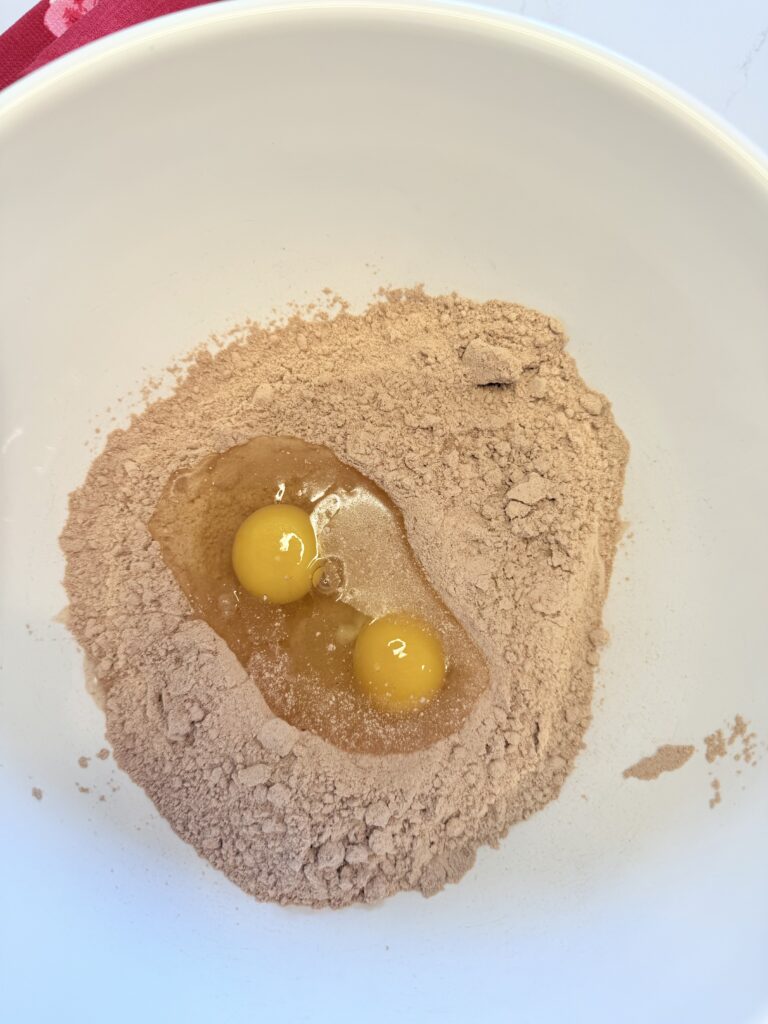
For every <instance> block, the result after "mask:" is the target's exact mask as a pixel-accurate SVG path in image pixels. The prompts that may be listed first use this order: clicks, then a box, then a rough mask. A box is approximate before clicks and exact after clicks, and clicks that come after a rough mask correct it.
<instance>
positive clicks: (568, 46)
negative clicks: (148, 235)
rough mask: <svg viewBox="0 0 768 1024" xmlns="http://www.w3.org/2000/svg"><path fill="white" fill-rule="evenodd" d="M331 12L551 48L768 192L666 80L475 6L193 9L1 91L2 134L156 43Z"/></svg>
mask: <svg viewBox="0 0 768 1024" xmlns="http://www.w3.org/2000/svg"><path fill="white" fill-rule="evenodd" d="M317 14H326V15H328V16H329V17H331V16H335V17H343V16H345V15H347V16H349V17H357V18H359V17H361V16H362V17H366V16H370V17H371V18H375V17H385V18H389V19H392V20H401V21H403V22H406V21H408V20H409V19H414V20H418V19H421V20H424V19H432V20H434V21H435V24H438V23H440V22H446V21H448V22H450V21H452V22H454V23H458V24H461V23H465V24H467V23H474V24H479V25H481V26H482V27H484V28H486V29H489V30H492V31H495V32H497V33H498V35H499V37H504V36H507V37H508V38H510V39H513V40H514V39H515V38H518V39H520V38H522V39H526V40H527V41H528V42H532V43H534V44H537V45H539V46H541V47H542V48H549V49H550V51H551V52H557V53H559V54H560V55H561V56H563V57H566V58H570V60H571V61H572V62H573V63H575V64H581V65H582V66H590V65H591V66H592V67H598V68H600V69H602V70H603V71H604V72H607V75H608V77H609V79H610V80H611V85H612V87H613V88H617V87H618V88H622V87H623V88H628V89H631V90H633V91H634V92H635V93H640V94H642V95H643V96H644V98H645V100H646V101H647V102H649V103H651V104H652V105H655V106H657V107H659V108H662V109H664V110H665V111H666V113H668V114H671V115H672V116H674V117H675V118H676V119H677V120H679V121H681V122H685V123H687V124H688V126H689V127H690V126H693V127H694V128H695V129H696V130H697V131H698V133H699V134H700V135H703V136H704V137H705V138H707V139H708V141H709V142H710V144H714V145H715V146H716V148H718V149H719V150H720V151H721V152H724V153H726V154H727V155H728V156H729V157H730V158H731V159H732V160H734V161H735V162H737V163H739V164H741V166H742V169H743V170H744V171H747V172H748V173H749V175H750V177H752V178H753V179H756V181H757V183H759V184H761V185H762V186H763V187H764V188H765V189H766V192H768V152H766V151H764V150H763V149H762V148H761V147H760V146H759V145H758V144H757V143H756V142H754V141H753V140H752V139H750V138H749V137H748V136H746V135H745V134H743V133H742V132H741V131H740V130H739V129H738V128H737V127H736V126H734V125H733V124H731V123H730V122H729V121H727V120H726V119H725V118H724V117H722V116H721V115H720V114H718V113H717V112H716V111H714V110H712V109H711V108H710V107H708V106H707V105H706V104H704V103H702V102H701V101H699V100H698V99H696V98H695V97H693V96H692V95H691V94H690V93H688V92H687V91H686V90H685V89H683V88H682V87H680V86H678V85H675V84H674V83H672V82H670V81H669V80H668V79H666V78H665V77H664V76H663V75H660V74H657V73H656V72H654V71H651V70H649V69H648V68H646V67H644V66H643V65H641V64H639V63H637V62H635V61H633V60H631V59H629V58H627V57H624V56H622V55H621V54H619V53H617V52H615V51H614V50H611V49H610V48H608V47H606V46H602V45H601V44H598V43H594V42H592V41H591V40H588V39H586V38H584V37H582V36H580V35H578V34H577V33H574V32H571V31H568V30H566V29H562V28H556V27H554V26H552V25H549V24H546V23H544V22H541V21H538V20H537V19H534V18H529V17H527V16H523V15H520V14H514V13H511V12H507V11H502V10H499V9H497V8H490V7H487V6H485V5H484V4H482V3H473V2H471V0H414V2H403V0H398V2H394V3H393V2H390V0H277V2H275V0H219V2H213V3H206V4H201V5H199V6H196V7H189V8H186V9H184V10H181V11H175V12H173V13H171V14H165V15H162V16H160V17H158V18H151V19H149V20H148V21H143V22H139V23H138V24H136V25H131V26H129V27H128V28H124V29H120V30H118V31H117V32H113V33H110V34H109V35H106V36H102V37H101V38H100V39H96V40H94V41H93V42H90V43H86V44H85V45H83V46H81V47H78V48H77V49H75V50H72V51H70V52H69V53H66V54H63V55H62V56H61V57H58V58H56V59H54V60H53V61H50V62H49V63H48V64H45V65H43V66H42V67H40V68H38V69H36V70H35V71H32V72H30V73H29V74H28V75H25V76H24V77H22V78H21V79H19V80H17V81H16V82H14V83H12V84H11V85H10V86H8V87H7V88H6V89H4V90H3V91H2V92H0V136H1V135H2V133H3V131H4V130H6V129H8V128H9V127H10V126H12V125H13V122H14V121H15V119H16V118H19V117H20V118H23V117H24V113H25V110H26V109H28V108H29V104H30V101H31V100H33V99H36V98H38V97H39V98H41V99H43V100H46V99H48V98H49V97H51V96H54V95H55V88H56V85H57V84H58V83H59V82H62V81H64V80H66V79H68V78H72V77H75V76H78V75H80V76H85V75H87V74H91V75H93V76H98V74H99V71H100V69H101V68H102V66H103V65H104V64H107V65H110V64H114V63H115V62H117V61H119V60H121V59H122V60H124V61H126V62H130V61H131V60H132V59H134V58H135V57H137V56H140V55H141V54H142V53H145V52H147V51H148V50H150V49H152V48H153V44H154V43H156V42H158V41H160V40H163V41H166V40H168V39H169V38H170V37H173V36H176V37H177V40H174V41H179V42H180V41H181V40H182V38H183V37H184V36H185V35H186V34H188V33H197V34H199V33H201V32H202V33H204V32H205V30H206V29H207V28H209V27H210V26H212V25H214V24H223V23H225V22H227V21H231V22H233V23H234V22H236V21H238V20H252V19H260V18H265V17H269V18H291V19H293V18H300V17H301V16H302V15H317Z"/></svg>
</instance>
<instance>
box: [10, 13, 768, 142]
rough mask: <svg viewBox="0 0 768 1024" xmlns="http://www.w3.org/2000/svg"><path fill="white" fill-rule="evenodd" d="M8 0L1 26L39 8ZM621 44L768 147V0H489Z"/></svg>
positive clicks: (634, 57)
mask: <svg viewBox="0 0 768 1024" xmlns="http://www.w3.org/2000/svg"><path fill="white" fill-rule="evenodd" d="M31 6H32V4H31V0H0V30H3V29H5V28H7V26H8V25H10V24H11V23H12V22H14V21H15V20H16V19H17V18H19V17H21V15H22V14H24V13H25V11H27V10H28V9H29V7H31ZM485 6H487V7H495V8H498V9H501V10H507V11H511V12H514V13H517V14H523V15H526V16H527V17H530V18H534V19H536V20H538V21H541V22H545V23H547V24H551V25H554V26H556V27H558V28H563V29H566V30H568V31H569V32H573V33H575V34H577V35H580V36H583V37H585V38H586V39H590V40H592V41H594V42H596V43H599V44H600V45H602V46H605V47H608V48H609V49H611V50H614V51H615V52H616V53H618V54H621V55H622V56H624V57H628V58H629V59H631V60H633V61H636V62H637V63H638V64H642V65H644V66H645V67H647V68H649V69H650V70H651V71H654V72H656V73H657V74H660V75H663V76H664V77H665V78H667V79H669V81H670V82H673V83H674V84H675V85H677V86H680V87H681V88H683V89H684V90H686V91H687V92H689V93H690V94H691V95H692V96H694V97H695V98H696V99H697V100H699V101H700V102H702V103H704V104H706V105H707V106H709V107H711V108H712V110H714V111H715V112H716V113H718V114H720V115H721V116H723V117H725V118H726V119H727V120H728V121H730V122H731V124H733V125H734V126H735V127H736V128H737V129H738V130H739V131H741V132H743V133H744V135H746V136H747V137H749V138H750V139H751V140H752V141H753V142H754V143H756V144H757V145H758V146H761V147H762V148H763V149H764V150H766V151H768V4H766V0H671V2H670V0H643V3H639V2H638V0H486V4H485Z"/></svg>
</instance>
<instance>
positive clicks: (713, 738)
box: [704, 729, 727, 764]
mask: <svg viewBox="0 0 768 1024" xmlns="http://www.w3.org/2000/svg"><path fill="white" fill-rule="evenodd" d="M704 744H705V746H706V754H705V756H706V758H707V761H709V763H710V764H712V762H713V761H715V760H716V759H717V758H718V757H725V755H726V753H727V749H726V746H725V736H724V735H723V730H722V729H718V730H717V731H716V732H713V733H710V735H709V736H705V737H704Z"/></svg>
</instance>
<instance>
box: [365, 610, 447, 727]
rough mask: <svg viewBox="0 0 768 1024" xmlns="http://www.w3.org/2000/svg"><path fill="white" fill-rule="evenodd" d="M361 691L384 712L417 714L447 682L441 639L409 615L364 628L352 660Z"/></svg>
mask: <svg viewBox="0 0 768 1024" xmlns="http://www.w3.org/2000/svg"><path fill="white" fill-rule="evenodd" d="M352 670H353V672H354V675H355V679H356V681H357V684H358V686H359V687H360V689H361V690H362V692H363V693H365V694H366V695H367V696H368V698H369V699H370V700H371V701H372V702H373V703H374V704H375V705H376V706H377V707H378V708H379V709H380V710H382V711H392V712H403V711H415V710H416V709H417V708H419V707H420V706H422V705H424V704H426V703H428V702H429V701H430V700H432V698H433V697H434V696H435V695H436V694H437V693H438V692H439V690H440V688H441V686H442V685H443V680H444V679H445V655H444V654H443V646H442V644H441V643H440V638H439V637H438V635H437V633H435V632H434V630H432V629H431V628H430V627H429V626H428V625H427V624H426V623H425V622H422V621H421V620H420V619H417V618H414V617H412V616H410V615H401V614H394V615H384V616H382V617H381V618H380V619H374V620H373V622H369V623H368V625H366V626H364V627H363V629H362V630H361V631H360V634H359V635H358V638H357V641H356V643H355V649H354V652H353V655H352Z"/></svg>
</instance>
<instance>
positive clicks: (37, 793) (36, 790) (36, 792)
mask: <svg viewBox="0 0 768 1024" xmlns="http://www.w3.org/2000/svg"><path fill="white" fill-rule="evenodd" d="M32 796H33V797H34V798H35V800H42V799H43V791H42V789H40V787H39V786H33V787H32Z"/></svg>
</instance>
